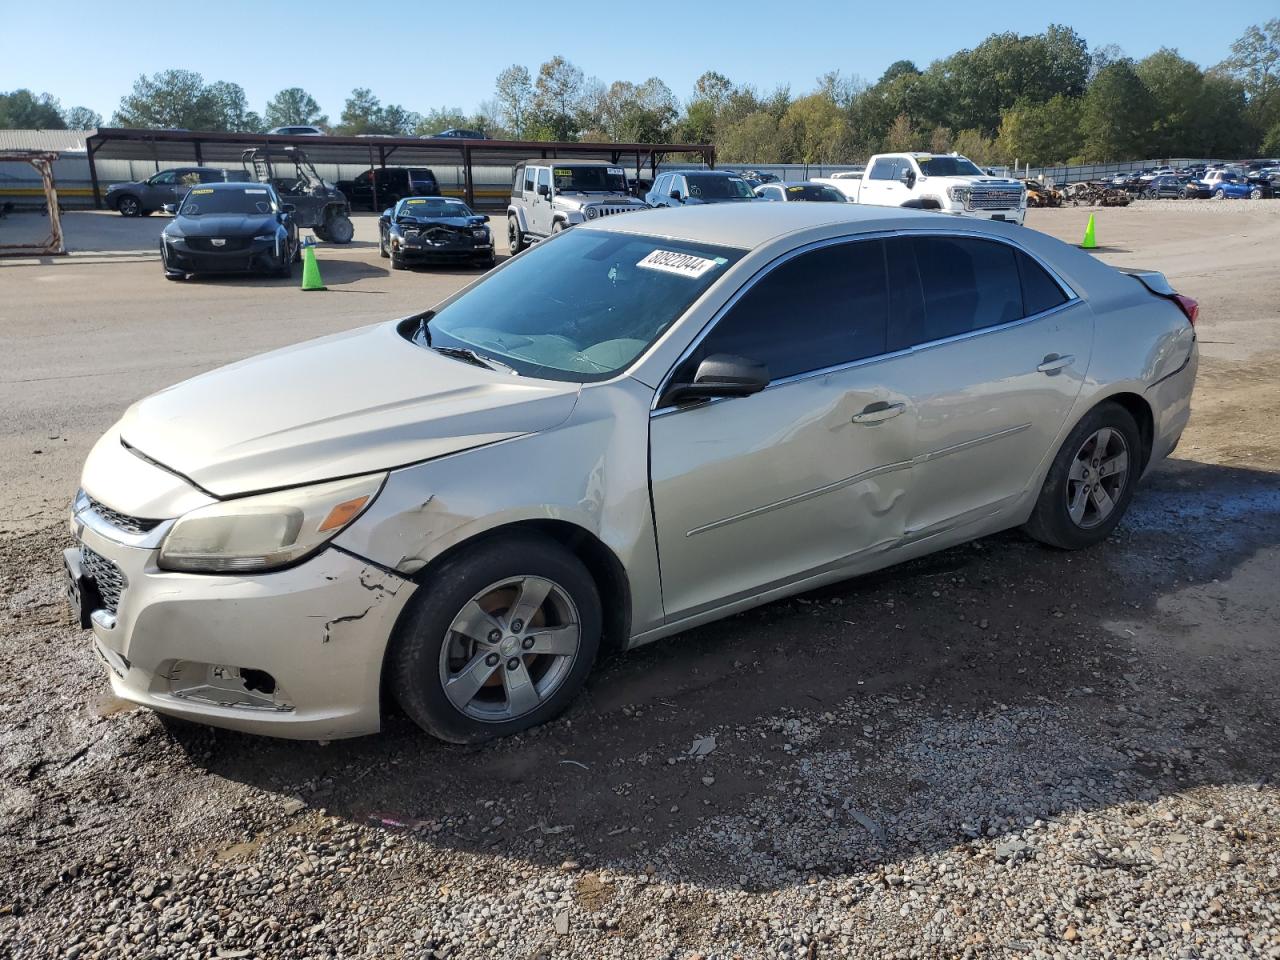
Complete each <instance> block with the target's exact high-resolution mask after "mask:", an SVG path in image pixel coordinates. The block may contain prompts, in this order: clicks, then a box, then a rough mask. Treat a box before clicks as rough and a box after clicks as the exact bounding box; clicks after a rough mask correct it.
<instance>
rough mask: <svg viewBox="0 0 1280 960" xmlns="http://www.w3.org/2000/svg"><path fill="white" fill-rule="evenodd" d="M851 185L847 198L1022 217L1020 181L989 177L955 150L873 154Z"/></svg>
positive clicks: (1023, 195) (1010, 218)
mask: <svg viewBox="0 0 1280 960" xmlns="http://www.w3.org/2000/svg"><path fill="white" fill-rule="evenodd" d="M852 185H853V188H852V192H851V197H852V199H853V200H855V201H857V202H858V203H866V204H874V205H876V206H885V207H917V208H919V209H923V210H936V211H938V212H939V213H950V214H952V215H954V216H959V217H972V218H974V219H981V220H1003V221H1006V222H1009V223H1016V224H1019V225H1021V224H1022V223H1023V221H1024V220H1025V219H1026V216H1027V191H1026V189H1025V188H1024V187H1023V186H1022V183H1021V181H1019V180H1011V179H1009V178H1007V177H993V176H989V175H988V174H986V173H984V172H983V171H982V170H981V169H980V168H979V167H978V165H977V164H975V163H974V162H973V161H972V160H970V159H969V158H968V157H962V156H960V154H958V153H949V154H931V153H881V154H876V155H875V156H873V157H872V158H871V160H870V162H869V164H868V166H867V170H866V172H865V173H864V174H863V175H862V178H861V179H860V180H854V181H852ZM841 189H844V188H841Z"/></svg>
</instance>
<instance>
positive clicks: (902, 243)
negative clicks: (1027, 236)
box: [887, 234, 1093, 540]
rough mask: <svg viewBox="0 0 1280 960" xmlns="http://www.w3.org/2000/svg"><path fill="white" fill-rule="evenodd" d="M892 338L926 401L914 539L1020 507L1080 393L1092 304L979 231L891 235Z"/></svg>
mask: <svg viewBox="0 0 1280 960" xmlns="http://www.w3.org/2000/svg"><path fill="white" fill-rule="evenodd" d="M887 251H888V255H889V256H888V259H889V276H890V287H891V289H892V290H893V291H894V293H893V303H892V308H891V311H890V324H889V348H890V349H891V350H901V349H907V348H910V350H911V352H910V353H909V354H908V356H907V357H906V358H904V359H905V361H906V362H904V363H903V364H902V365H901V368H900V371H899V372H900V374H901V376H902V379H900V380H899V381H898V385H899V386H900V388H901V389H902V390H903V392H905V393H906V394H908V395H909V396H910V397H911V399H912V402H913V403H914V405H915V407H916V410H917V412H918V418H919V419H918V422H917V425H916V449H915V467H914V469H913V474H914V476H913V480H912V497H911V507H910V510H909V516H908V521H907V531H906V536H907V539H908V540H920V539H925V538H927V537H930V536H933V535H936V534H940V533H944V532H946V531H947V530H950V529H954V528H956V527H959V526H963V525H965V524H968V523H971V522H977V521H981V520H983V519H985V518H987V517H990V516H992V515H993V514H995V513H997V512H999V511H1000V510H1001V509H1003V508H1005V507H1008V506H1011V505H1012V503H1013V501H1014V500H1016V499H1017V498H1018V497H1019V496H1020V495H1021V494H1022V493H1023V492H1024V491H1025V490H1026V488H1027V486H1028V484H1030V483H1031V482H1032V481H1033V480H1034V478H1035V476H1036V474H1037V470H1038V467H1039V465H1040V463H1041V462H1042V461H1043V460H1044V458H1045V457H1046V456H1047V455H1048V454H1050V453H1051V452H1052V449H1051V448H1052V445H1053V442H1054V440H1055V439H1056V437H1057V434H1058V432H1059V430H1060V428H1061V427H1062V424H1063V423H1064V422H1065V420H1066V418H1067V415H1068V414H1069V413H1070V411H1071V408H1072V406H1073V405H1074V403H1075V400H1076V397H1077V395H1078V394H1079V393H1080V388H1081V385H1082V384H1083V382H1084V377H1085V373H1086V371H1087V370H1088V367H1089V357H1090V352H1091V348H1092V342H1093V313H1092V311H1091V310H1090V308H1089V306H1088V305H1087V304H1085V303H1084V302H1083V301H1080V300H1078V299H1075V298H1074V297H1071V296H1068V293H1067V292H1065V291H1064V289H1063V288H1062V286H1060V285H1059V284H1058V282H1057V281H1056V280H1054V279H1053V277H1052V276H1051V275H1050V274H1049V273H1048V272H1047V271H1046V270H1045V269H1044V267H1042V266H1041V265H1040V264H1039V263H1038V262H1037V261H1036V260H1035V259H1034V258H1033V257H1031V256H1030V255H1029V254H1027V253H1026V252H1025V251H1023V250H1021V249H1019V248H1017V247H1015V246H1014V245H1012V244H1009V243H1004V242H1001V241H998V240H994V239H990V240H989V239H979V238H977V237H963V236H947V235H941V234H937V235H921V236H915V237H896V238H893V239H891V240H889V241H887Z"/></svg>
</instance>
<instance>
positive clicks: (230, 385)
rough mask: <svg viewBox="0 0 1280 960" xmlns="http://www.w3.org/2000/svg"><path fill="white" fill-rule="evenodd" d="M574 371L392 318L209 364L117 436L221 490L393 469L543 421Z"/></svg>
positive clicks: (565, 401)
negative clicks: (521, 369) (515, 367)
mask: <svg viewBox="0 0 1280 960" xmlns="http://www.w3.org/2000/svg"><path fill="white" fill-rule="evenodd" d="M578 390H579V386H578V384H575V383H560V382H557V381H548V380H534V379H525V378H521V377H517V376H513V375H511V374H507V373H502V372H499V371H496V370H486V369H484V368H481V367H476V366H472V365H471V364H468V363H465V362H462V361H459V360H453V359H450V358H448V357H445V356H442V355H440V354H438V353H435V352H434V351H432V350H428V349H425V348H423V347H420V346H417V345H415V344H412V343H410V342H409V341H407V340H405V339H404V338H403V337H401V336H400V334H399V333H398V332H397V330H396V325H395V324H394V323H384V324H378V325H376V326H373V327H364V328H361V329H359V330H353V331H350V332H348V333H342V334H337V335H335V336H330V337H324V338H322V339H320V340H312V341H309V342H307V343H301V344H298V345H297V346H293V347H286V348H285V349H283V350H276V351H274V352H272V353H266V354H262V355H261V356H257V357H251V358H249V359H248V360H242V361H240V362H239V363H233V364H231V365H230V366H227V367H222V368H220V369H217V370H213V371H210V372H209V373H206V374H203V375H201V376H198V377H194V378H193V379H191V380H187V381H185V382H183V383H179V384H177V385H175V386H172V387H169V388H168V389H166V390H161V391H160V392H159V393H156V394H153V395H152V396H150V397H147V398H146V399H145V400H141V401H139V402H138V403H136V404H134V405H133V406H132V407H130V408H129V410H128V411H127V412H126V413H125V416H124V419H123V420H121V422H120V437H121V439H122V440H123V441H124V442H125V443H126V444H128V445H129V446H131V447H133V448H134V449H135V450H137V451H138V452H139V453H141V454H143V455H145V456H146V457H147V458H149V459H151V460H154V461H155V462H156V463H158V464H160V465H161V466H164V467H167V468H168V469H170V470H172V471H174V472H176V473H179V474H181V475H182V476H184V477H186V478H188V479H189V480H191V481H192V482H194V483H195V484H197V485H199V486H200V487H201V488H203V489H204V490H207V491H208V492H210V493H212V494H214V495H215V496H219V497H229V496H236V495H238V494H245V493H251V492H253V491H258V490H266V489H271V488H275V487H286V486H296V485H298V484H304V483H314V482H318V481H321V480H328V479H332V478H335V477H343V476H351V475H353V474H360V473H370V472H373V471H377V470H386V469H389V468H392V467H398V466H402V465H404V464H407V463H414V462H418V461H421V460H429V459H432V458H434V457H440V456H444V455H446V454H450V453H457V452H458V451H461V450H466V449H469V448H471V447H478V446H482V445H484V444H489V443H495V442H497V441H500V440H507V439H510V438H513V437H518V436H521V435H523V434H529V433H537V432H539V431H542V430H546V429H548V428H550V427H553V426H555V425H556V424H558V423H560V422H562V421H563V420H565V419H566V418H567V417H568V416H569V414H570V412H572V410H573V407H574V404H575V403H576V402H577V398H578Z"/></svg>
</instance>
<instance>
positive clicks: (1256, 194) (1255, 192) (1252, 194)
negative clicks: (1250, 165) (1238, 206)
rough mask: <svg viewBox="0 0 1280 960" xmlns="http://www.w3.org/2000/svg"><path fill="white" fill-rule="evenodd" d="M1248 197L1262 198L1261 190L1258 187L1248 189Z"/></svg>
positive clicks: (1253, 198)
mask: <svg viewBox="0 0 1280 960" xmlns="http://www.w3.org/2000/svg"><path fill="white" fill-rule="evenodd" d="M1249 199H1250V200H1261V199H1262V191H1261V190H1260V189H1259V188H1258V187H1254V188H1253V189H1252V190H1250V191H1249Z"/></svg>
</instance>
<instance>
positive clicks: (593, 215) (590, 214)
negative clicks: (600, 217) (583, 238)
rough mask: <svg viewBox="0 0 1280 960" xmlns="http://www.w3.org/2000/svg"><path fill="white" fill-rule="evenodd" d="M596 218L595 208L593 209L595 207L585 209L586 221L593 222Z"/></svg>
mask: <svg viewBox="0 0 1280 960" xmlns="http://www.w3.org/2000/svg"><path fill="white" fill-rule="evenodd" d="M596 216H597V211H596V208H595V207H587V219H588V220H594V219H595V218H596Z"/></svg>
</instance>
